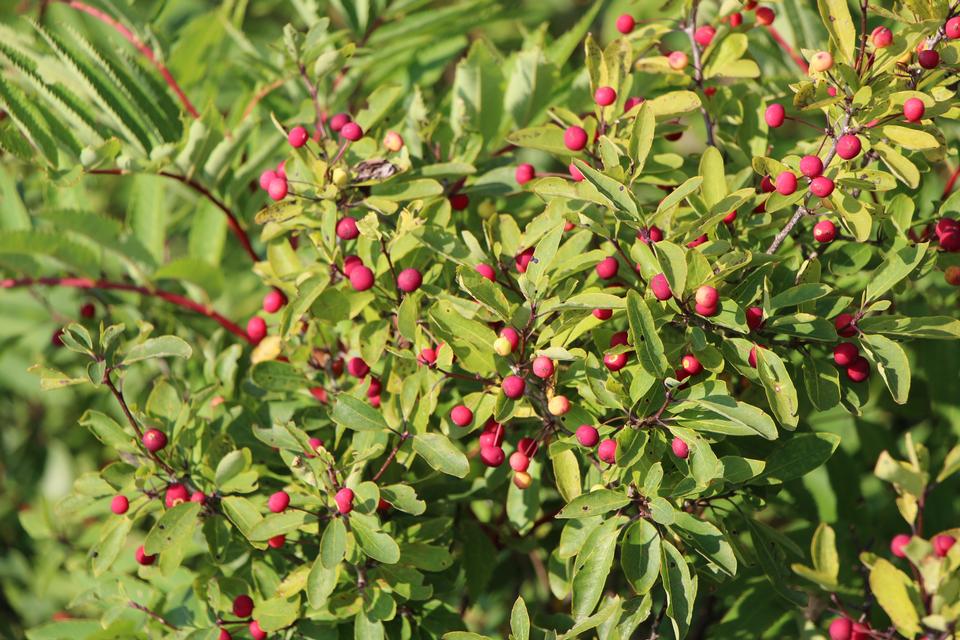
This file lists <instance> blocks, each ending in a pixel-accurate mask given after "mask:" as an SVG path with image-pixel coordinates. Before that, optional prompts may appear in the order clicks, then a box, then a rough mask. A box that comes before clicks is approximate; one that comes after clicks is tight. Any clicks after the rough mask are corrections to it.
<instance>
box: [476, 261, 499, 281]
mask: <svg viewBox="0 0 960 640" xmlns="http://www.w3.org/2000/svg"><path fill="white" fill-rule="evenodd" d="M475 268H476V270H477V273H479V274H480V275H482V276H483V277H484V278H486V279H487V280H489V281H490V282H495V281H496V279H497V275H496V272H495V271H494V270H493V267H491V266H490V265H488V264H484V263H482V262H481V263H480V264H478V265H477V266H476V267H475Z"/></svg>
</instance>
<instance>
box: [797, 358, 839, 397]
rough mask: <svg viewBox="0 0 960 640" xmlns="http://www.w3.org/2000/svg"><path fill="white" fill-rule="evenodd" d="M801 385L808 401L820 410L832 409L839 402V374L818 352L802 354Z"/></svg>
mask: <svg viewBox="0 0 960 640" xmlns="http://www.w3.org/2000/svg"><path fill="white" fill-rule="evenodd" d="M803 386H804V389H806V391H807V397H809V398H810V402H811V403H813V406H814V407H816V408H817V409H819V410H820V411H826V410H828V409H832V408H833V407H835V406H837V405H838V404H839V403H840V374H839V372H838V371H837V368H836V367H834V366H832V363H830V362H826V361H825V360H824V359H823V358H822V357H821V356H820V355H819V354H812V353H811V354H807V355H806V356H804V358H803Z"/></svg>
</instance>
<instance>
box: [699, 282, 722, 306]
mask: <svg viewBox="0 0 960 640" xmlns="http://www.w3.org/2000/svg"><path fill="white" fill-rule="evenodd" d="M694 299H695V300H696V301H697V304H699V305H703V306H704V307H715V306H716V305H717V301H718V300H719V299H720V295H719V294H718V293H717V290H716V289H715V288H713V287H711V286H710V285H706V284H705V285H702V286H700V287H698V288H697V293H696V295H695V296H694Z"/></svg>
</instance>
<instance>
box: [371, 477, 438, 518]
mask: <svg viewBox="0 0 960 640" xmlns="http://www.w3.org/2000/svg"><path fill="white" fill-rule="evenodd" d="M380 497H381V498H383V499H384V500H386V501H387V502H389V503H390V504H391V505H393V508H394V509H399V510H400V511H403V512H404V513H409V514H410V515H413V516H418V515H420V514H422V513H423V512H424V511H426V510H427V503H426V502H424V501H423V500H420V499H418V498H417V492H416V491H415V490H414V488H413V487H411V486H409V485H405V484H391V485H387V486H385V487H380Z"/></svg>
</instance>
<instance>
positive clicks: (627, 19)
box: [617, 13, 637, 35]
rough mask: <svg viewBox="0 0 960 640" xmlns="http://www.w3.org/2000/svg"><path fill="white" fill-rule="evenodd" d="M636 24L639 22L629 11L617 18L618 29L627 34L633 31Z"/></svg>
mask: <svg viewBox="0 0 960 640" xmlns="http://www.w3.org/2000/svg"><path fill="white" fill-rule="evenodd" d="M636 24H637V22H636V20H634V19H633V16H631V15H630V14H628V13H625V14H623V15H622V16H620V17H619V18H617V31H619V32H620V33H622V34H624V35H626V34H628V33H630V32H631V31H633V27H634V26H636Z"/></svg>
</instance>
